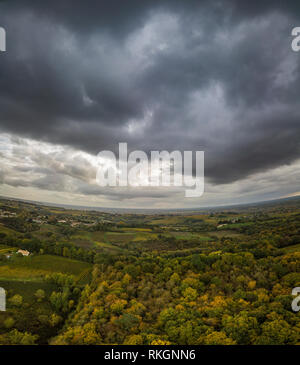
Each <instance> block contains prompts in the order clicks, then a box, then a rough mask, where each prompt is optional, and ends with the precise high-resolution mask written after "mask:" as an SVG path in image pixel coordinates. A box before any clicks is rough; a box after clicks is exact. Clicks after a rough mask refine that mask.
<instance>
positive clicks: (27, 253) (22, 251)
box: [17, 250, 30, 256]
mask: <svg viewBox="0 0 300 365" xmlns="http://www.w3.org/2000/svg"><path fill="white" fill-rule="evenodd" d="M17 253H21V254H22V255H23V256H29V255H30V252H29V251H27V250H18V252H17Z"/></svg>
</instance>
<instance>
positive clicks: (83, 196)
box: [0, 0, 300, 208]
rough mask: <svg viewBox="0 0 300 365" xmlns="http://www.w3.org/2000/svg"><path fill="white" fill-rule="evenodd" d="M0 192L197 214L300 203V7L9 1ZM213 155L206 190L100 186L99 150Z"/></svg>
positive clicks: (0, 111) (4, 18)
mask: <svg viewBox="0 0 300 365" xmlns="http://www.w3.org/2000/svg"><path fill="white" fill-rule="evenodd" d="M0 26H2V27H4V28H5V29H6V33H7V51H6V52H0V195H2V196H9V197H17V198H23V199H30V200H37V201H45V202H52V203H65V204H73V205H86V206H99V207H101V206H103V207H120V208H130V207H132V208H188V207H203V206H211V205H224V204H237V203H246V202H254V201H261V200H267V199H273V198H279V197H285V196H290V195H294V194H297V193H299V192H300V187H299V181H300V143H299V141H300V102H299V100H300V52H293V51H292V49H291V41H292V36H291V31H292V29H293V28H294V27H295V26H300V3H299V1H285V2H282V1H274V0H273V1H271V0H269V1H268V0H260V1H252V2H250V1H247V2H246V1H240V0H232V1H230V0H224V1H199V0H198V1H194V0H186V1H182V0H180V1H179V0H170V1H167V0H162V1H159V0H157V1H153V0H147V1H142V0H136V1H130V0H126V1H115V0H110V1H99V0H88V1H77V0H72V1H71V0H52V1H47V2H46V1H43V2H42V1H38V0H36V1H34V0H31V1H30V0H28V1H4V2H1V3H0ZM119 142H127V143H128V148H129V149H130V150H135V149H140V150H143V151H145V152H147V153H148V152H149V151H151V150H167V151H170V152H171V151H173V150H178V149H179V150H181V151H184V150H194V151H196V150H198V151H205V193H204V195H203V196H202V197H200V198H185V196H184V189H181V188H174V187H173V188H166V187H164V188H163V187H161V188H142V187H139V188H121V187H118V188H109V187H107V188H101V187H99V186H97V184H96V180H95V177H96V162H95V161H96V160H95V156H96V155H97V153H98V152H99V151H102V150H112V151H116V150H117V149H118V143H119Z"/></svg>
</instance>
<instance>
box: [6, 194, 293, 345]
mask: <svg viewBox="0 0 300 365" xmlns="http://www.w3.org/2000/svg"><path fill="white" fill-rule="evenodd" d="M0 209H1V212H2V213H1V216H0V286H1V287H4V288H5V289H6V291H7V303H8V308H7V311H6V312H1V313H0V344H70V345H85V344H137V345H140V344H146V345H156V344H157V345H159V344H161V345H168V344H181V345H186V344H193V345H218V344H224V345H235V344H244V345H248V344H253V345H257V344H266V345H273V344H278V345H284V344H290V345H293V344H300V314H299V312H294V311H293V310H292V308H291V303H292V300H293V299H294V297H293V296H292V295H291V292H292V289H293V288H294V287H300V200H299V199H291V200H283V201H279V202H274V203H269V204H261V205H252V206H245V207H234V208H227V209H225V208H224V209H211V210H207V211H198V212H181V213H168V214H167V213H166V214H134V213H131V214H125V213H124V214H117V213H103V212H95V211H76V210H67V209H63V208H51V207H45V206H40V205H34V204H29V203H23V202H17V201H12V200H11V201H8V200H2V201H1V204H0ZM19 249H22V250H28V252H30V254H29V256H28V257H23V256H22V254H20V253H17V251H18V250H19Z"/></svg>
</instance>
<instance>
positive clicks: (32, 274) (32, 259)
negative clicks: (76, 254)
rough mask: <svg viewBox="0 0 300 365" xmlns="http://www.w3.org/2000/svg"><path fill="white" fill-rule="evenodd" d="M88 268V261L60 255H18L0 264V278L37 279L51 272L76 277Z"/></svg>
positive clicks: (89, 266)
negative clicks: (18, 256)
mask: <svg viewBox="0 0 300 365" xmlns="http://www.w3.org/2000/svg"><path fill="white" fill-rule="evenodd" d="M89 268H91V265H90V264H89V263H86V262H82V261H77V260H72V259H68V258H64V257H60V256H52V255H36V256H29V257H20V258H14V259H13V260H8V261H6V262H4V263H2V264H1V265H0V280H2V279H8V280H24V281H37V280H41V279H43V278H44V277H45V276H46V275H47V274H51V273H53V272H59V273H62V274H70V275H74V276H75V277H77V276H79V275H80V274H81V273H82V272H83V271H84V270H87V269H89Z"/></svg>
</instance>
